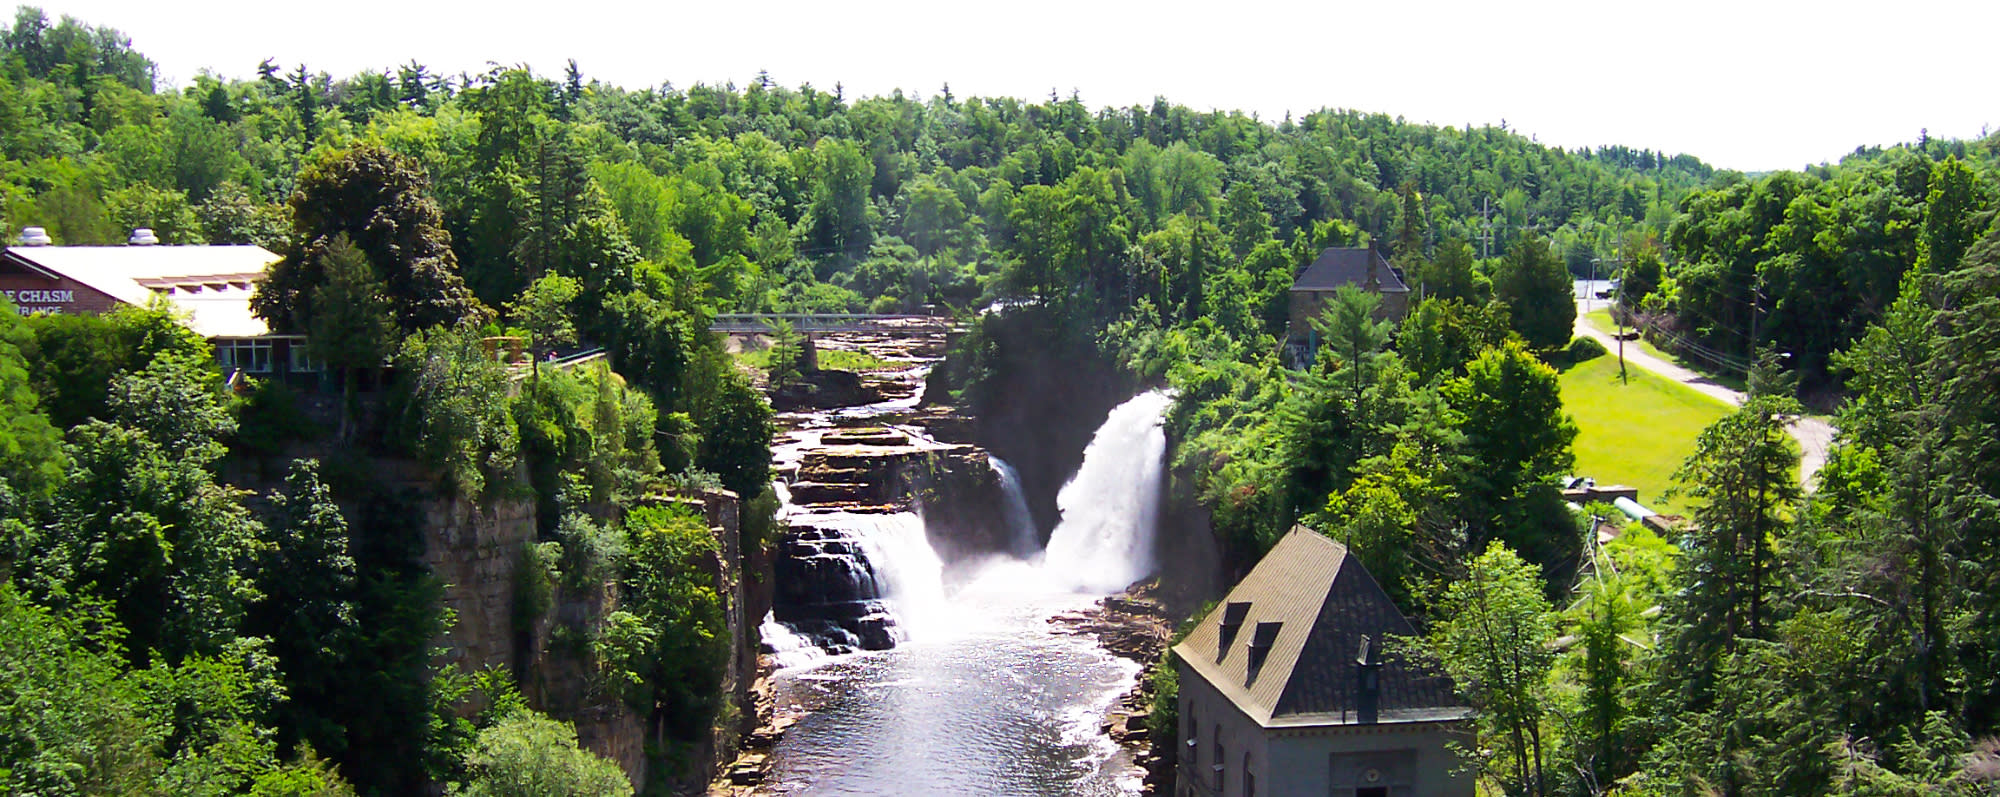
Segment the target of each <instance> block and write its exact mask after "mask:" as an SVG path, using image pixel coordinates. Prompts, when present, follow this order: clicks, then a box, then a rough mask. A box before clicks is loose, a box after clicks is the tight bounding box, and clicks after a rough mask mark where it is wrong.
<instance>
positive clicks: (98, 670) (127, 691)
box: [0, 584, 165, 795]
mask: <svg viewBox="0 0 2000 797" xmlns="http://www.w3.org/2000/svg"><path fill="white" fill-rule="evenodd" d="M89 619H90V618H88V617H87V616H78V617H64V616H62V615H58V614H55V613H52V612H50V611H48V610H47V609H44V608H41V607H39V606H36V605H34V604H32V603H30V602H28V601H27V600H25V599H24V598H23V597H22V596H21V595H20V593H19V592H17V591H16V590H15V588H14V586H13V585H12V584H0V642H4V644H0V673H5V676H6V677H4V678H0V739H5V740H6V743H5V744H4V745H0V790H4V791H7V792H8V793H13V794H27V793H35V794H76V795H81V794H116V793H138V792H144V791H146V790H147V789H148V788H149V787H150V785H151V781H152V779H153V778H154V777H155V776H156V775H157V774H158V773H159V771H160V769H161V767H162V762H161V761H159V760H158V759H157V758H155V757H154V752H153V751H154V749H155V747H156V745H158V744H159V743H160V742H161V741H162V738H163V736H164V735H165V728H164V727H163V725H162V724H161V723H160V722H159V718H158V717H151V716H147V715H146V714H145V713H144V712H143V711H142V705H143V703H142V701H143V699H144V698H143V696H142V695H141V694H140V691H139V688H138V685H137V683H136V682H134V681H133V680H132V679H131V678H129V677H127V675H126V672H125V669H124V664H125V662H124V656H123V655H122V649H121V648H120V647H119V640H118V635H117V632H116V630H115V629H116V625H115V624H112V625H108V626H107V625H106V624H104V623H93V622H89Z"/></svg>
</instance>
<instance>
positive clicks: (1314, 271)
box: [1292, 246, 1410, 293]
mask: <svg viewBox="0 0 2000 797" xmlns="http://www.w3.org/2000/svg"><path fill="white" fill-rule="evenodd" d="M1371 268H1372V269H1374V271H1375V281H1376V284H1377V288H1376V290H1377V291H1378V292H1381V293H1409V292H1410V287H1409V286H1408V285H1404V284H1403V281H1402V280H1401V279H1400V278H1398V277H1397V276H1396V271H1395V270H1394V269H1391V268H1389V263H1388V261H1385V260H1383V259H1382V256H1381V255H1379V254H1376V253H1375V250H1373V249H1370V248H1368V247H1365V246H1364V247H1351V248H1338V249H1327V250H1324V251H1322V252H1320V253H1319V258H1318V259H1316V260H1314V261H1313V262H1312V265H1309V266H1306V268H1305V270H1304V271H1301V272H1299V276H1298V279H1295V280H1293V281H1292V290H1295V291H1330V290H1334V289H1336V288H1339V287H1340V286H1342V285H1352V286H1354V287H1356V288H1367V287H1368V272H1369V270H1370V269H1371Z"/></svg>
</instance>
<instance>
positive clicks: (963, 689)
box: [758, 363, 1168, 795]
mask: <svg viewBox="0 0 2000 797" xmlns="http://www.w3.org/2000/svg"><path fill="white" fill-rule="evenodd" d="M926 367H927V366H926V365H924V364H921V363H919V364H916V365H915V366H914V367H913V368H912V369H911V370H909V371H907V372H905V373H904V374H902V375H901V378H904V379H909V378H913V377H921V376H922V374H923V372H924V370H925V369H926ZM890 392H893V391H890ZM1167 402H1168V397H1167V396H1166V395H1165V394H1163V393H1160V392H1148V393H1142V394H1140V395H1138V396H1136V397H1133V398H1131V399H1130V400H1128V401H1126V402H1124V403H1123V404H1121V405H1119V406H1118V407H1116V408H1115V409H1113V410H1112V411H1111V412H1110V413H1109V415H1108V417H1106V418H1105V419H1104V421H1103V423H1102V424H1101V425H1099V426H1098V428H1097V430H1096V432H1095V434H1094V435H1093V436H1092V439H1091V442H1090V445H1089V446H1088V448H1087V449H1086V450H1085V451H1084V452H1083V454H1082V464H1081V465H1080V466H1078V467H1077V469H1076V472H1075V473H1074V475H1073V476H1072V477H1071V478H1070V479H1068V481H1067V483H1066V484H1065V485H1064V486H1063V488H1062V490H1061V491H1060V495H1059V496H1058V498H1057V501H1056V503H1057V505H1058V506H1059V507H1060V511H1061V519H1060V520H1059V521H1058V522H1057V523H1056V524H1055V526H1054V528H1053V529H1051V530H1050V531H1049V533H1048V535H1047V538H1046V544H1044V540H1043V535H1042V533H1041V532H1040V530H1039V529H1038V527H1037V525H1036V524H1035V522H1034V520H1033V518H1032V517H1031V514H1030V511H1029V509H1028V505H1029V503H1028V498H1027V496H1026V495H1025V494H1024V491H1023V488H1022V481H1023V479H1022V474H1020V473H1018V472H1016V471H1015V469H1014V468H1013V467H1012V466H1010V465H1009V464H1008V463H1007V462H1006V461H1005V460H1002V459H1000V458H999V457H997V456H994V455H992V454H990V453H987V452H985V451H984V450H983V449H980V448H977V447H975V446H972V445H970V444H967V443H955V442H942V441H939V440H936V439H933V438H932V437H931V436H930V435H929V434H928V433H927V430H926V429H925V428H924V426H923V424H922V423H921V421H920V420H918V421H916V422H908V421H910V419H909V417H908V416H909V414H910V413H909V412H908V411H909V410H910V409H911V408H912V407H913V405H914V402H913V401H912V400H910V399H900V400H897V399H892V400H890V401H887V402H883V403H879V404H875V405H869V406H864V407H856V408H847V409H841V410H833V411H826V412H816V413H808V414H804V415H798V416H792V417H790V418H789V420H791V421H792V422H793V424H794V426H795V428H794V429H793V430H792V431H790V432H788V433H783V434H781V439H780V440H779V442H778V443H777V444H776V445H774V446H773V460H774V465H775V467H774V472H775V473H776V474H777V478H778V481H779V484H780V486H781V488H782V489H781V496H782V497H784V499H785V505H784V509H783V510H782V512H783V515H784V517H785V519H786V520H787V522H788V523H789V525H790V527H791V531H790V533H788V534H787V535H786V537H785V539H784V540H783V541H782V542H781V543H780V546H779V553H778V558H777V561H776V563H775V567H776V584H777V597H776V603H775V606H774V609H773V612H772V615H771V616H769V617H767V618H766V619H765V621H764V623H763V624H762V626H761V627H760V629H759V631H760V634H761V636H762V638H763V644H764V649H765V651H766V653H767V654H768V655H769V657H770V660H771V663H772V664H773V665H774V666H775V667H776V668H777V671H776V672H775V673H774V675H773V676H772V678H771V688H772V693H773V698H774V700H773V703H774V707H775V711H776V713H777V714H779V715H780V718H781V720H780V721H781V722H791V723H792V724H791V725H790V728H789V730H788V731H787V732H786V733H785V735H784V737H783V739H782V740H781V741H778V742H777V744H776V745H775V747H774V748H773V749H772V750H771V751H770V753H769V760H768V764H769V767H770V769H769V772H768V773H765V774H764V776H763V783H762V785H761V786H759V787H758V789H759V792H761V793H775V794H794V793H812V794H889V793H895V794H945V793H982V794H1107V795H1108V794H1127V793H1136V792H1137V791H1138V790H1139V788H1140V778H1141V776H1142V775H1143V772H1142V771H1141V770H1139V769H1137V768H1136V767H1135V766H1134V765H1133V762H1132V760H1131V758H1130V756H1129V755H1126V754H1125V753H1123V752H1122V751H1121V750H1120V749H1119V747H1118V746H1117V745H1116V744H1115V743H1114V742H1113V741H1112V740H1111V739H1110V738H1109V737H1108V736H1106V735H1105V734H1103V733H1102V732H1101V730H1100V723H1101V721H1102V720H1103V719H1104V718H1105V715H1106V712H1107V711H1108V710H1109V709H1111V707H1112V705H1113V703H1114V702H1115V701H1116V700H1117V699H1118V698H1119V696H1120V695H1121V694H1124V693H1125V692H1126V691H1128V690H1130V689H1131V688H1132V687H1133V686H1134V680H1135V676H1136V675H1137V673H1138V672H1139V667H1138V665H1137V664H1135V663H1133V662H1131V661H1129V660H1127V659H1123V658H1119V657H1117V656H1114V655H1112V654H1111V653H1109V652H1107V651H1105V650H1104V649H1102V648H1101V647H1100V646H1099V644H1098V642H1097V640H1096V639H1094V638H1092V637H1090V636H1087V635H1078V634H1073V633H1067V632H1065V630H1064V629H1063V628H1062V627H1061V626H1060V625H1058V624H1056V623H1054V622H1052V621H1053V619H1054V618H1057V617H1058V616H1059V615H1064V614H1066V613H1067V614H1073V613H1076V612H1079V611H1082V610H1087V609H1089V608H1091V607H1092V605H1093V603H1094V602H1096V601H1097V600H1098V599H1099V598H1101V597H1103V596H1105V595H1107V594H1109V593H1112V592H1115V591H1117V590H1120V589H1123V588H1124V587H1126V586H1127V585H1129V584H1131V583H1133V582H1135V581H1138V580H1140V579H1143V578H1146V577H1148V576H1150V575H1151V574H1152V573H1153V571H1154V570H1155V567H1156V561H1155V553H1154V534H1155V529H1156V526H1157V522H1156V521H1157V513H1158V511H1159V507H1160V505H1161V502H1162V486H1163V483H1164V474H1163V461H1164V454H1165V449H1166V440H1165V435H1164V433H1163V432H1162V430H1161V414H1162V413H1163V411H1164V409H1165V407H1166V404H1167Z"/></svg>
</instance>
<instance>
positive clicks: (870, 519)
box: [848, 512, 945, 638]
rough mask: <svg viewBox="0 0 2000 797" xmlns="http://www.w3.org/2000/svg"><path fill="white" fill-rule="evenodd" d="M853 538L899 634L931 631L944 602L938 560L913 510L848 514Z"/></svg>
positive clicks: (942, 580)
mask: <svg viewBox="0 0 2000 797" xmlns="http://www.w3.org/2000/svg"><path fill="white" fill-rule="evenodd" d="M848 517H849V518H852V520H851V521H850V522H852V523H853V524H854V525H855V529H854V530H855V534H854V539H855V540H856V541H858V542H860V543H861V548H862V550H863V551H864V552H865V553H867V555H868V561H869V562H870V563H872V564H873V565H874V566H875V572H876V573H877V574H879V575H880V576H881V578H882V598H883V599H884V600H885V601H886V602H888V604H889V608H890V609H891V610H893V611H894V612H895V613H896V620H897V626H898V628H900V629H901V630H902V632H903V633H904V634H905V635H907V636H909V637H911V638H918V637H922V636H924V635H925V633H926V632H928V631H931V630H933V629H935V628H936V627H937V626H938V625H939V623H940V620H939V617H938V612H939V610H940V609H941V608H942V607H943V606H944V603H945V597H944V562H943V561H942V560H940V559H938V555H937V551H936V550H935V549H933V548H931V541H930V539H929V538H927V537H925V536H924V519H923V517H922V516H921V515H918V514H917V513H915V512H891V513H888V514H883V515H850V516H848Z"/></svg>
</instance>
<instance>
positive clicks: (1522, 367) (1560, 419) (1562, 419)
mask: <svg viewBox="0 0 2000 797" xmlns="http://www.w3.org/2000/svg"><path fill="white" fill-rule="evenodd" d="M1442 393H1443V396H1444V398H1445V400H1446V402H1448V403H1449V404H1450V405H1451V408H1452V411H1453V412H1455V413H1457V414H1458V415H1459V416H1460V418H1461V420H1460V421H1459V424H1458V428H1459V431H1460V432H1461V433H1462V434H1464V435H1465V445H1466V453H1467V455H1468V456H1469V457H1471V459H1472V461H1473V462H1475V463H1478V464H1477V466H1476V467H1475V468H1473V469H1472V470H1471V471H1470V472H1468V473H1466V474H1465V476H1464V479H1463V483H1464V488H1463V489H1464V495H1465V499H1466V506H1465V507H1464V508H1463V509H1462V510H1461V512H1462V514H1461V517H1463V518H1464V520H1465V522H1466V523H1467V525H1468V526H1469V529H1468V532H1469V537H1470V540H1471V542H1472V544H1473V546H1474V547H1475V548H1476V547H1477V546H1478V545H1479V544H1480V543H1482V542H1485V541H1488V540H1503V541H1506V542H1507V543H1508V544H1509V545H1510V546H1512V547H1514V548H1515V549H1517V550H1519V551H1520V552H1521V555H1522V556H1523V557H1524V558H1526V559H1527V560H1528V561H1531V562H1534V563H1536V564H1537V565H1540V566H1541V567H1542V568H1543V572H1544V573H1545V574H1547V575H1548V576H1549V577H1550V580H1551V581H1552V582H1555V583H1560V582H1561V581H1562V579H1563V577H1564V575H1565V574H1567V573H1569V572H1572V570H1573V568H1574V565H1575V562H1576V556H1577V551H1578V550H1579V548H1580V545H1581V540H1580V534H1579V533H1578V530H1577V529H1576V526H1575V522H1574V520H1573V519H1572V518H1571V517H1570V516H1569V513H1568V511H1567V510H1566V509H1565V508H1564V507H1563V504H1562V499H1561V497H1560V494H1559V493H1558V492H1557V490H1556V480H1557V479H1558V478H1559V477H1561V476H1563V475H1565V474H1568V473H1569V472H1570V471H1571V469H1572V466H1573V465H1574V464H1575V457H1574V455H1573V454H1572V453H1571V451H1570V443H1571V442H1572V441H1574V440H1575V439H1576V431H1577V430H1576V424H1575V422H1573V421H1571V420H1570V418H1569V416H1568V415H1566V414H1565V413H1564V412H1563V404H1562V391H1561V388H1560V386H1559V384H1558V380H1557V377H1556V372H1555V370H1554V369H1551V368H1549V367H1548V366H1547V365H1544V364H1542V362H1541V361H1540V360H1537V359H1535V357H1534V355H1532V354H1529V353H1528V351H1527V350H1526V348H1525V347H1523V346H1522V345H1521V344H1520V343H1519V342H1516V341H1509V342H1508V343H1507V344H1506V345H1504V346H1502V347H1500V348H1494V349H1488V350H1487V351H1486V353H1484V354H1482V355H1480V356H1479V358H1478V359H1476V360H1473V361H1472V362H1471V363H1468V364H1467V365H1466V374H1465V376H1463V377H1459V378H1457V379H1453V380H1451V381H1449V382H1447V383H1445V385H1444V386H1443V388H1442Z"/></svg>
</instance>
